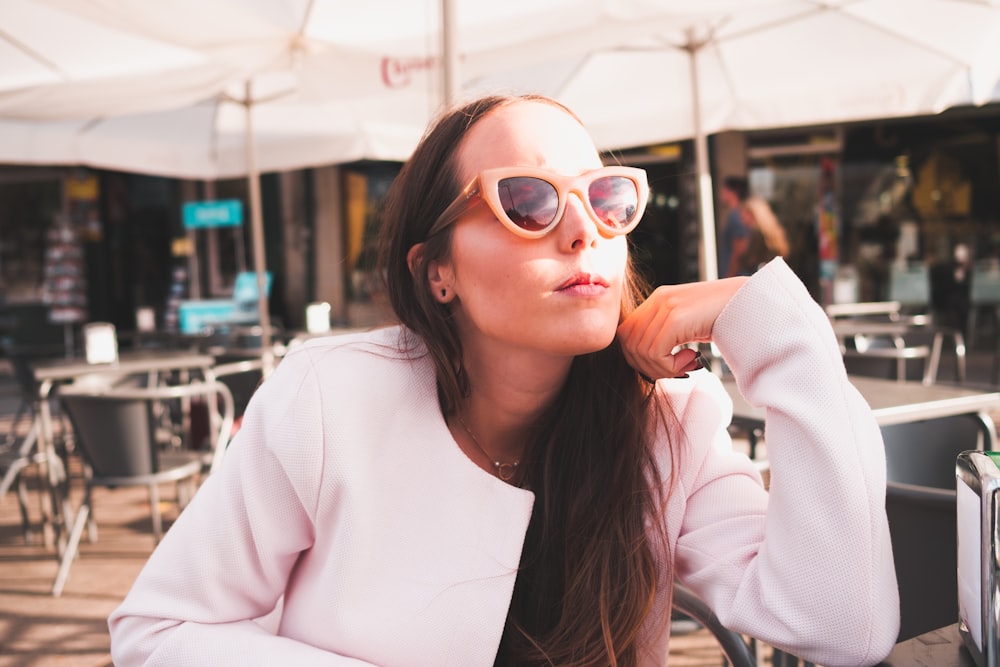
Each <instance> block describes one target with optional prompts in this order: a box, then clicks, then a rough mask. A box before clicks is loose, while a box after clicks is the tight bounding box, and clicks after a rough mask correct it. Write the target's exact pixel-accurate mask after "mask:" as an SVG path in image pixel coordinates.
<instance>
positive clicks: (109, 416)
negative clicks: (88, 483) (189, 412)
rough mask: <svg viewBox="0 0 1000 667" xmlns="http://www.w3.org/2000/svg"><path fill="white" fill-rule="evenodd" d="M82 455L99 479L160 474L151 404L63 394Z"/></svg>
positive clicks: (119, 397) (125, 397)
mask: <svg viewBox="0 0 1000 667" xmlns="http://www.w3.org/2000/svg"><path fill="white" fill-rule="evenodd" d="M61 398H62V402H63V405H64V406H65V408H66V412H67V413H68V414H69V418H70V422H71V423H72V424H73V427H74V430H75V432H76V434H77V438H76V445H77V447H78V449H79V451H80V454H81V456H83V458H84V459H85V460H86V461H87V463H88V464H89V465H90V467H91V468H92V470H93V472H94V475H96V476H97V477H135V476H139V475H150V474H153V473H156V472H159V467H158V466H159V464H158V461H159V458H158V456H157V453H156V441H155V437H154V433H155V431H154V429H153V421H152V418H151V415H150V403H149V401H144V400H141V399H138V398H129V397H127V396H116V395H114V394H84V393H80V394H74V393H70V392H63V393H62V394H61Z"/></svg>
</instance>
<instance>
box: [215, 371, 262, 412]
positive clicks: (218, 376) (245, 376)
mask: <svg viewBox="0 0 1000 667" xmlns="http://www.w3.org/2000/svg"><path fill="white" fill-rule="evenodd" d="M205 374H206V376H207V377H208V379H210V380H218V381H219V382H222V383H223V384H225V385H226V386H227V387H229V391H230V392H231V393H232V395H233V412H234V414H235V416H236V419H239V418H240V417H242V416H243V413H244V412H246V409H247V404H248V403H249V402H250V398H251V397H252V396H253V394H254V392H255V391H257V387H259V386H260V383H261V382H262V381H263V379H264V362H263V360H262V359H260V358H259V357H255V358H253V359H239V360H235V361H226V362H223V363H220V364H216V365H215V366H213V367H212V368H209V369H208V370H207V371H206V373H205Z"/></svg>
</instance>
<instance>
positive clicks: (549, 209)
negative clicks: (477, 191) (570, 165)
mask: <svg viewBox="0 0 1000 667" xmlns="http://www.w3.org/2000/svg"><path fill="white" fill-rule="evenodd" d="M497 191H498V194H499V195H500V205H501V206H503V210H504V211H506V212H507V217H509V218H510V219H511V221H512V222H513V223H514V224H515V225H517V226H518V227H520V228H521V229H526V230H528V231H531V232H537V231H539V230H542V229H545V228H546V227H548V226H549V224H551V223H552V219H553V218H554V217H555V215H556V211H557V210H558V209H559V193H557V192H556V189H555V188H554V187H553V186H552V184H551V183H547V182H546V181H543V180H541V179H540V178H533V177H530V176H518V177H516V178H505V179H503V180H501V181H500V182H499V183H497Z"/></svg>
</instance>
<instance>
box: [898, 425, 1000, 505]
mask: <svg viewBox="0 0 1000 667" xmlns="http://www.w3.org/2000/svg"><path fill="white" fill-rule="evenodd" d="M990 428H992V426H991V425H990V424H987V423H986V422H985V421H984V419H983V417H982V416H980V415H975V414H965V415H955V416H952V417H943V418H940V419H930V420H927V421H919V422H909V423H906V424H893V425H890V426H883V427H882V439H883V441H884V442H885V454H886V465H887V474H888V479H889V481H890V482H899V483H902V484H916V485H919V486H932V487H935V488H939V489H951V490H952V491H954V489H955V460H956V459H957V458H958V455H959V453H961V452H964V451H966V450H969V449H983V447H984V444H985V443H988V442H989V440H988V438H989V437H990V436H989V429H990Z"/></svg>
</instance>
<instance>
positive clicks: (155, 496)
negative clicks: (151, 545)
mask: <svg viewBox="0 0 1000 667" xmlns="http://www.w3.org/2000/svg"><path fill="white" fill-rule="evenodd" d="M149 510H150V517H151V518H152V521H153V540H154V541H155V543H156V544H159V543H160V538H161V537H163V517H162V516H161V515H160V489H159V487H157V486H156V484H150V485H149Z"/></svg>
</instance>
